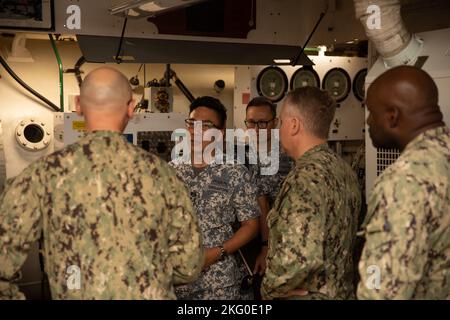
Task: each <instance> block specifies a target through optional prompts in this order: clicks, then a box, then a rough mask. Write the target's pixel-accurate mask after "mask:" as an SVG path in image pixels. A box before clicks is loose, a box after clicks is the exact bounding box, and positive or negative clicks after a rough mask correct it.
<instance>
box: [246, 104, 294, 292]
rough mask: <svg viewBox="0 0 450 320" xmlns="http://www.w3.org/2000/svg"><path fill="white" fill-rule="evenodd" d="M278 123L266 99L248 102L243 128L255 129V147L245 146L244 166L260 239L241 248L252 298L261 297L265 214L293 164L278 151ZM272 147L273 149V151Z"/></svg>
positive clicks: (253, 145)
mask: <svg viewBox="0 0 450 320" xmlns="http://www.w3.org/2000/svg"><path fill="white" fill-rule="evenodd" d="M278 122H279V119H278V118H277V105H276V104H274V103H273V102H272V101H270V100H269V99H267V98H265V97H255V98H253V99H252V100H251V101H250V102H249V103H248V105H247V107H246V116H245V125H246V127H247V129H248V130H249V132H251V131H252V130H254V133H255V134H256V135H255V138H256V141H255V142H256V144H252V143H249V144H248V145H246V149H245V150H246V156H245V165H246V167H247V168H248V169H249V171H250V176H251V180H252V183H253V184H254V185H255V186H256V189H257V199H258V204H259V207H260V209H261V216H260V219H259V224H260V233H259V236H258V237H256V238H255V239H254V240H253V241H251V242H250V243H249V244H247V245H246V246H245V247H244V248H243V249H242V252H243V254H244V256H245V257H246V259H247V261H248V263H249V265H250V266H251V268H252V269H253V273H254V274H255V277H254V279H253V283H254V285H253V287H254V288H253V289H254V294H255V299H260V298H261V294H260V286H261V280H262V275H263V274H264V272H265V269H266V258H267V251H268V237H269V229H268V227H267V214H268V213H269V210H270V208H271V206H272V205H273V203H274V201H275V198H276V195H277V193H278V191H279V190H280V188H281V184H282V183H283V181H284V179H285V177H286V176H287V174H288V173H289V171H290V170H291V168H292V167H293V165H294V162H293V161H292V159H291V158H289V156H288V155H287V154H286V153H284V152H282V150H281V147H280V141H279V134H278V132H277V131H275V130H277V129H276V128H277V127H278ZM264 130H265V131H266V132H265V133H266V135H264V132H263V131H264ZM265 137H266V140H265V141H261V143H260V139H264V138H265ZM273 146H274V147H275V148H273V149H272V147H273ZM260 148H266V150H259V149H260ZM238 150H239V149H238ZM259 151H262V153H263V154H267V158H262V157H260V154H259ZM251 152H252V153H253V156H254V157H253V160H256V163H250V158H251V157H250V153H251ZM238 156H240V155H238ZM272 157H273V158H272ZM238 159H239V157H238ZM239 160H241V159H239Z"/></svg>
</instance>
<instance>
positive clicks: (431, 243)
mask: <svg viewBox="0 0 450 320" xmlns="http://www.w3.org/2000/svg"><path fill="white" fill-rule="evenodd" d="M364 233H365V237H366V245H365V247H364V250H363V253H362V258H361V261H360V264H359V272H360V275H361V282H360V283H359V286H358V298H359V299H448V298H450V297H449V293H450V261H449V256H450V133H449V129H448V128H447V127H440V128H436V129H431V130H428V131H426V132H425V133H422V134H420V135H419V136H418V137H416V138H415V139H414V140H412V141H411V142H410V143H409V144H408V145H407V146H406V148H405V150H404V151H403V152H402V154H401V155H400V157H399V158H398V159H397V161H396V162H395V163H393V164H392V165H391V166H389V167H388V168H387V169H386V170H385V171H384V172H383V173H382V175H381V176H380V177H379V178H378V179H377V180H376V182H375V186H374V190H373V192H372V194H371V196H370V200H369V204H368V213H367V218H366V221H365V223H364ZM378 284H379V287H378Z"/></svg>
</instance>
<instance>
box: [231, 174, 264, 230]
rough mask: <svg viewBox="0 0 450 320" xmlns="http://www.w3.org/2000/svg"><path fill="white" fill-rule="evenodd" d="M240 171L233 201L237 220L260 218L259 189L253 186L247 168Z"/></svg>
mask: <svg viewBox="0 0 450 320" xmlns="http://www.w3.org/2000/svg"><path fill="white" fill-rule="evenodd" d="M239 169H240V170H239V181H237V182H236V183H235V184H234V185H235V186H236V188H235V191H234V194H233V197H232V199H233V206H234V209H235V211H236V216H237V219H238V220H239V221H240V222H242V221H246V220H251V219H256V218H258V217H259V216H260V212H259V207H258V203H257V200H256V198H257V197H256V193H257V188H256V187H255V186H254V185H253V184H252V181H251V178H250V173H249V171H248V170H247V169H246V168H245V167H240V168H239Z"/></svg>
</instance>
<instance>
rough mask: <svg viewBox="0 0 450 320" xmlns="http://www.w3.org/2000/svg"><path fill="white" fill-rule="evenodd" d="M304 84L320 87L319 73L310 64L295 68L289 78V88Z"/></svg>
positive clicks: (299, 86) (293, 88) (304, 85)
mask: <svg viewBox="0 0 450 320" xmlns="http://www.w3.org/2000/svg"><path fill="white" fill-rule="evenodd" d="M306 86H310V87H317V88H320V78H319V75H318V74H317V72H316V71H314V69H313V68H312V67H310V66H306V67H303V68H300V69H297V70H296V71H295V72H294V74H293V75H292V78H291V90H295V89H297V88H301V87H306Z"/></svg>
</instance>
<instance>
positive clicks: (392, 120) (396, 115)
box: [386, 107, 400, 129]
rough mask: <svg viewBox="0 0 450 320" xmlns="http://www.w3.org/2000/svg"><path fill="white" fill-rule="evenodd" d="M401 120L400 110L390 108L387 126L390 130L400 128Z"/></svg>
mask: <svg viewBox="0 0 450 320" xmlns="http://www.w3.org/2000/svg"><path fill="white" fill-rule="evenodd" d="M399 119H400V109H399V108H397V107H390V108H389V109H388V110H387V111H386V124H387V126H388V128H390V129H393V128H396V127H397V126H398V122H399Z"/></svg>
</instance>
